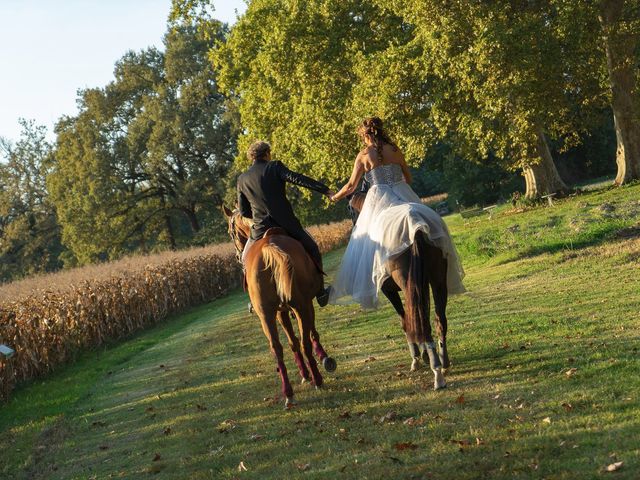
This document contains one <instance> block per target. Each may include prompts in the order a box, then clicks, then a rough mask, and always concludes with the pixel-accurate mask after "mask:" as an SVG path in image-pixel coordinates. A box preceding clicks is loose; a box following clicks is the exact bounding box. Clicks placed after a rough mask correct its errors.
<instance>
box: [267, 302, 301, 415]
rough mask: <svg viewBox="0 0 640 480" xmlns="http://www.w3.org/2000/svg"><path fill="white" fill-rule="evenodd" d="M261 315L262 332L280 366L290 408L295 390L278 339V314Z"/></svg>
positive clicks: (287, 405) (283, 392)
mask: <svg viewBox="0 0 640 480" xmlns="http://www.w3.org/2000/svg"><path fill="white" fill-rule="evenodd" d="M261 313H262V315H260V322H261V324H262V331H263V332H264V334H265V336H266V337H267V340H268V341H269V346H270V347H271V352H272V353H273V356H274V357H275V358H276V363H277V365H278V369H277V371H278V373H279V374H280V380H281V381H282V394H283V395H284V397H285V399H286V400H285V407H289V406H290V405H292V404H293V388H292V387H291V383H290V382H289V376H288V375H287V367H286V366H285V364H284V358H283V356H282V354H283V352H282V344H281V343H280V339H279V338H278V327H277V324H276V312H275V311H269V312H261Z"/></svg>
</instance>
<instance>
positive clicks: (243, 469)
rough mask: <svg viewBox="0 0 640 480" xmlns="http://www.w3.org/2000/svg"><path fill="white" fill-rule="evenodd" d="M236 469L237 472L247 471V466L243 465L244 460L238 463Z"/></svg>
mask: <svg viewBox="0 0 640 480" xmlns="http://www.w3.org/2000/svg"><path fill="white" fill-rule="evenodd" d="M238 471H239V472H246V471H247V467H245V465H244V462H240V465H238Z"/></svg>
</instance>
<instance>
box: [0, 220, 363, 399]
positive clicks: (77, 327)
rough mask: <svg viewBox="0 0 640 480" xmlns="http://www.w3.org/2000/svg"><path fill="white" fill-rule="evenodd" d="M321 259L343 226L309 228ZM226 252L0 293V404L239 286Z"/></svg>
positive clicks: (159, 260) (116, 266) (172, 256)
mask: <svg viewBox="0 0 640 480" xmlns="http://www.w3.org/2000/svg"><path fill="white" fill-rule="evenodd" d="M309 230H310V231H311V233H312V235H313V236H314V237H315V238H316V240H317V241H318V245H319V246H320V249H321V250H322V251H323V252H327V251H330V250H333V249H334V248H337V247H338V246H340V245H342V244H344V243H345V242H346V240H347V239H348V236H349V233H350V231H351V223H350V221H344V222H337V223H332V224H327V225H322V226H315V227H311V228H310V229H309ZM240 275H241V270H240V266H239V264H238V263H237V261H236V258H235V255H234V249H233V246H232V245H231V244H230V243H228V244H223V245H214V246H210V247H203V248H197V249H192V250H187V251H181V252H165V253H162V254H158V255H152V256H140V257H131V258H127V259H123V260H120V261H117V262H113V263H109V264H104V265H98V266H90V267H84V268H80V269H75V270H70V271H67V272H60V273H57V274H51V275H46V276H40V277H36V278H33V279H27V280H23V281H21V282H16V284H8V285H5V286H2V287H0V344H7V345H9V346H11V347H12V348H13V349H14V350H15V351H16V354H15V355H14V356H13V357H11V358H9V359H6V358H4V357H2V356H0V398H3V399H6V398H8V396H9V394H10V393H11V391H12V390H13V388H14V387H15V385H16V384H17V383H20V382H22V381H25V380H29V379H32V378H36V377H38V376H40V375H43V374H46V373H48V372H50V371H52V370H53V369H55V368H56V367H57V366H59V365H60V364H63V363H65V362H68V361H70V360H71V359H72V358H73V356H74V355H75V354H76V353H77V352H79V351H81V350H86V349H89V348H91V347H95V346H98V345H101V344H103V343H104V342H105V341H108V340H115V339H119V338H122V337H126V336H128V335H130V334H131V333H132V332H136V331H139V330H142V329H144V328H147V327H149V326H151V325H154V324H156V323H158V322H160V321H162V320H163V319H165V318H166V317H167V316H169V315H171V314H174V313H178V312H180V311H183V310H185V309H187V308H189V307H192V306H195V305H199V304H202V303H206V302H209V301H212V300H214V299H216V298H219V297H221V296H223V295H225V294H226V293H227V292H229V291H230V290H232V289H234V288H237V287H238V285H239V284H240Z"/></svg>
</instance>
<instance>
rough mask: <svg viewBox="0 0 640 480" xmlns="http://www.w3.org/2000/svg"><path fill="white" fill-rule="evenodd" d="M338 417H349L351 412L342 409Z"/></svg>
mask: <svg viewBox="0 0 640 480" xmlns="http://www.w3.org/2000/svg"><path fill="white" fill-rule="evenodd" d="M338 418H351V413H350V412H348V411H344V412H342V413H341V414H340V415H338Z"/></svg>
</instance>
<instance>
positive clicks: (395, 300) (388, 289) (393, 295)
mask: <svg viewBox="0 0 640 480" xmlns="http://www.w3.org/2000/svg"><path fill="white" fill-rule="evenodd" d="M394 276H395V278H394ZM398 282H400V283H398ZM405 284H406V281H405V279H404V278H403V277H402V276H400V273H399V271H398V270H395V271H394V272H393V273H392V276H391V277H390V278H388V279H387V280H386V281H385V282H384V283H383V284H382V287H381V289H380V290H382V293H384V296H385V297H387V299H388V300H389V302H390V303H391V305H393V308H394V309H395V311H396V313H397V314H398V315H399V316H400V320H401V322H402V329H403V330H405V336H406V337H407V344H408V345H409V355H411V371H412V372H415V371H416V370H419V369H420V347H419V346H418V344H417V343H415V342H413V341H412V340H411V339H410V338H409V335H407V332H406V329H405V318H404V316H405V311H404V305H402V299H401V298H400V291H399V288H398V285H405Z"/></svg>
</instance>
